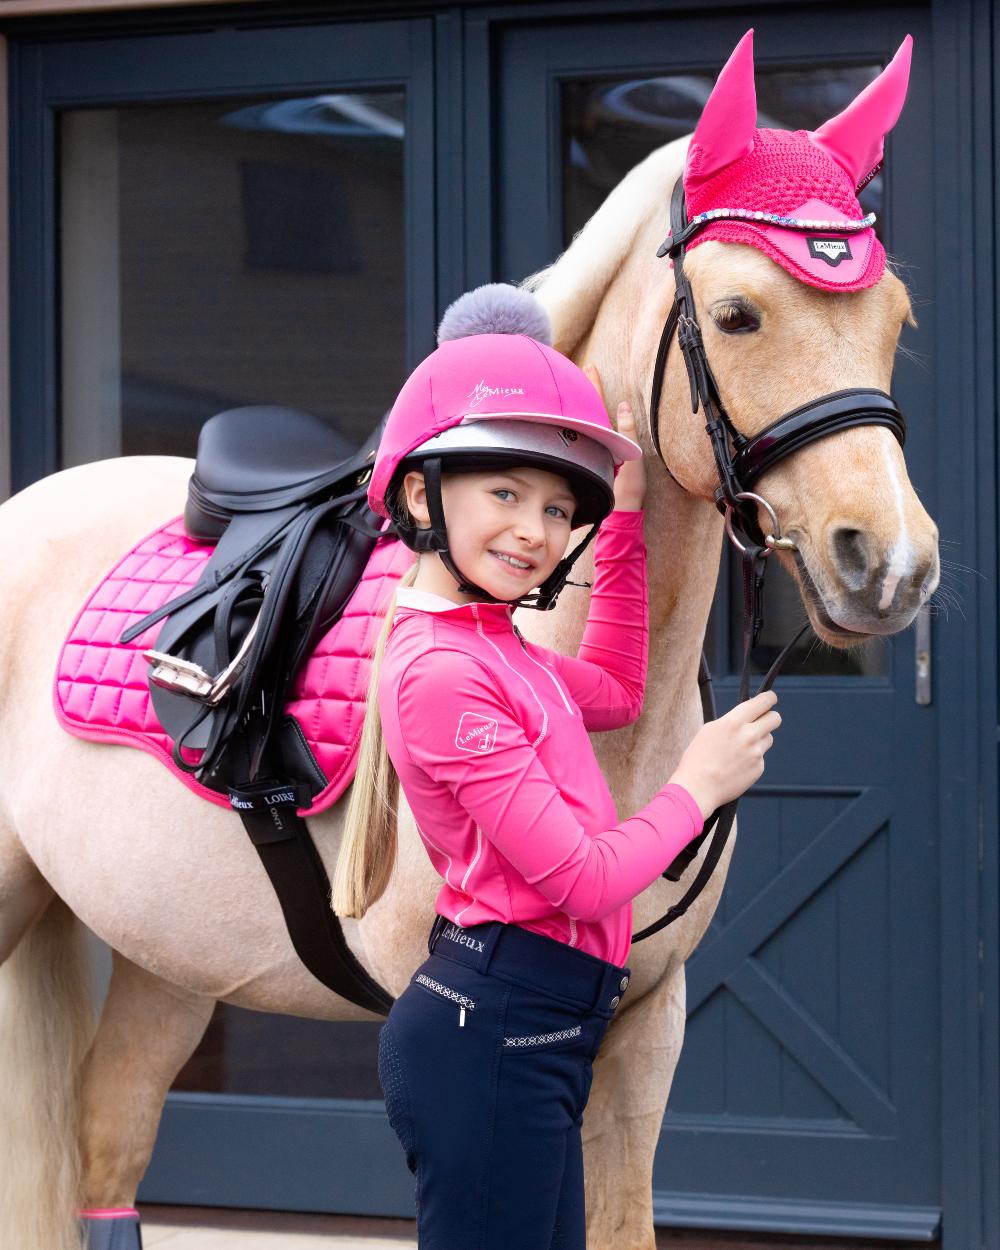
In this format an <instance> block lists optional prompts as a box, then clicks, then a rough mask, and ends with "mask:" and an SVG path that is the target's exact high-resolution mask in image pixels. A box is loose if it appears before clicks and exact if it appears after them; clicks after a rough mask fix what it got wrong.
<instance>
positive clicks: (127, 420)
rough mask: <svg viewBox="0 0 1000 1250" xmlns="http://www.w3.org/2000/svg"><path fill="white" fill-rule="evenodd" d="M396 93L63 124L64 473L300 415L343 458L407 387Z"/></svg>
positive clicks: (148, 109) (113, 114)
mask: <svg viewBox="0 0 1000 1250" xmlns="http://www.w3.org/2000/svg"><path fill="white" fill-rule="evenodd" d="M403 105H404V99H403V94H402V92H400V91H381V92H370V93H357V94H346V93H340V94H331V95H322V96H311V97H308V98H304V99H302V98H297V99H285V100H268V101H259V100H256V101H238V102H198V103H193V104H187V103H186V104H169V105H161V104H157V105H140V106H135V107H129V108H114V109H96V110H74V111H68V112H65V113H63V114H62V115H61V117H60V174H61V179H60V188H61V203H60V209H61V217H60V225H61V240H60V241H61V256H60V263H61V275H60V276H61V292H62V361H61V364H62V376H61V382H62V406H61V413H62V424H61V437H62V463H63V465H64V466H69V465H73V464H79V463H82V462H84V461H88V460H94V459H99V458H101V457H104V456H115V455H120V454H130V455H131V454H146V453H154V454H171V455H184V456H190V455H193V454H194V450H195V446H196V442H197V435H198V430H199V429H200V427H201V425H202V423H203V422H204V421H205V419H206V418H207V417H210V416H211V415H212V414H213V413H215V412H219V411H221V410H223V409H225V408H230V407H234V406H237V405H240V404H279V405H285V406H289V407H293V408H300V409H305V410H306V411H309V412H312V413H315V414H316V415H317V416H320V417H322V418H323V419H324V420H326V421H328V422H329V423H330V425H331V446H342V447H343V449H344V454H345V455H346V454H347V453H348V452H349V451H350V450H351V449H353V448H354V447H356V446H357V445H358V444H359V443H360V442H362V441H363V439H364V438H365V437H366V436H367V434H368V433H369V432H370V431H371V429H372V427H373V426H374V425H375V423H376V422H377V420H378V419H379V418H380V417H381V415H382V413H383V412H384V410H385V408H386V407H387V406H388V404H389V403H390V402H391V400H392V397H393V395H394V394H395V392H396V390H397V389H398V387H399V385H400V384H401V382H402V380H403V377H404V376H405V360H404V351H405V323H404V298H405V288H406V284H405V275H404V270H403V142H402V140H403Z"/></svg>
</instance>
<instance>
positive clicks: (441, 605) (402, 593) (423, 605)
mask: <svg viewBox="0 0 1000 1250" xmlns="http://www.w3.org/2000/svg"><path fill="white" fill-rule="evenodd" d="M396 605H397V606H398V607H400V608H418V609H419V610H420V611H422V612H453V611H455V610H456V609H458V608H468V607H471V606H472V604H471V603H452V601H451V600H450V599H446V598H445V597H444V595H436V594H434V593H433V591H430V590H415V589H414V588H413V587H412V586H401V587H400V588H399V590H397V591H396ZM476 606H480V607H509V605H506V604H487V603H483V604H477V605H476Z"/></svg>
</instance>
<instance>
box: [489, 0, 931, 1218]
mask: <svg viewBox="0 0 1000 1250" xmlns="http://www.w3.org/2000/svg"><path fill="white" fill-rule="evenodd" d="M830 16H831V15H830V14H829V13H828V12H827V13H824V12H813V13H809V12H808V11H807V12H805V13H803V12H801V11H798V10H797V11H796V13H795V15H794V16H791V15H789V16H788V17H787V18H783V17H781V16H779V15H773V16H770V17H767V18H765V19H763V20H760V21H757V22H756V35H755V44H756V49H757V56H758V77H757V88H758V105H759V108H760V110H761V112H762V114H763V115H764V116H765V117H766V118H767V120H766V121H765V120H762V121H761V123H760V124H768V125H777V126H779V127H784V128H787V129H796V128H799V127H815V126H817V125H818V124H819V123H820V122H821V121H823V120H824V119H825V118H826V117H828V116H832V115H833V114H834V113H836V112H838V111H839V109H840V108H842V107H843V106H844V105H845V104H846V103H847V102H848V101H849V100H850V99H851V98H852V97H853V96H854V95H855V94H856V93H857V91H858V90H860V89H861V88H862V87H863V86H864V84H865V83H866V82H867V81H869V80H870V79H871V77H873V76H874V74H875V73H876V72H877V71H878V69H879V68H881V66H882V65H883V64H884V63H885V61H886V60H887V58H888V56H889V55H891V53H892V52H893V51H894V50H895V48H896V47H897V46H898V44H899V43H900V41H901V39H902V37H903V35H904V34H905V33H906V32H907V31H911V32H912V33H913V34H914V37H915V40H916V54H915V64H914V73H913V79H912V85H911V89H910V96H909V99H908V102H907V106H906V110H905V112H904V116H903V120H902V121H901V123H900V124H899V126H898V127H897V129H896V130H895V131H894V133H893V134H892V136H891V140H890V142H889V146H888V159H887V163H886V168H885V172H884V175H883V176H882V178H881V179H879V180H878V181H877V183H876V184H872V186H871V187H870V188H869V192H868V195H869V197H871V198H872V202H871V206H872V207H877V211H878V214H879V218H880V219H881V220H882V222H883V229H884V239H885V242H886V245H887V248H888V250H889V251H890V252H891V253H892V254H894V255H896V256H899V257H901V258H902V259H903V260H904V261H905V262H906V269H905V274H906V276H907V277H908V279H909V281H910V284H911V286H912V287H913V294H914V297H915V300H916V301H917V303H918V305H919V309H918V315H919V318H920V328H919V330H918V331H916V332H909V335H908V337H907V339H906V344H907V346H908V347H910V348H911V349H914V350H915V351H917V352H921V351H922V352H925V353H926V352H928V351H929V350H930V344H932V343H933V341H934V336H935V322H934V311H933V302H932V301H933V298H934V291H933V289H932V275H933V253H932V244H933V237H932V234H931V232H929V231H927V230H926V228H925V222H924V220H923V219H922V216H921V215H920V214H919V213H917V212H915V211H914V209H913V206H914V205H919V204H925V203H928V202H929V201H930V199H931V185H930V180H931V177H932V168H931V163H930V162H929V161H928V160H927V156H926V152H925V151H924V141H925V136H926V133H927V130H928V127H929V102H930V92H929V89H928V80H929V76H930V75H929V56H930V49H929V46H928V30H927V25H926V22H925V20H924V16H923V14H922V13H921V12H920V11H909V12H906V13H903V12H900V11H899V10H894V11H892V12H891V13H882V12H879V11H878V10H877V9H876V10H874V11H873V12H871V13H869V14H868V15H866V18H865V21H864V22H863V23H854V24H837V23H831V21H830ZM747 25H749V22H748V21H747V20H744V19H740V18H731V17H713V16H704V17H699V18H697V19H690V18H684V19H681V18H676V19H675V18H672V17H669V16H661V17H657V18H648V19H641V20H635V21H630V22H625V21H622V22H618V23H608V24H602V25H600V26H599V27H596V26H591V25H584V24H582V23H580V24H571V23H558V24H557V23H552V24H538V23H535V24H532V25H531V26H527V25H525V26H524V27H516V26H512V27H509V28H507V29H506V30H505V31H504V32H502V34H501V35H500V37H499V40H498V49H499V50H498V65H499V67H500V69H499V81H498V93H497V94H498V100H497V107H498V110H499V114H500V116H501V118H502V124H501V126H500V142H499V152H498V156H499V177H498V180H497V184H496V195H497V197H498V199H499V209H498V221H497V234H498V237H499V240H500V247H499V252H498V255H497V257H496V264H495V270H494V272H495V276H496V277H498V278H501V279H505V280H517V279H519V278H521V277H523V276H525V275H526V274H528V273H531V272H533V271H535V270H537V269H539V268H541V267H542V266H543V265H545V264H547V263H549V262H550V261H551V260H553V259H554V258H555V257H556V256H557V255H558V254H559V252H560V251H562V249H563V248H564V247H565V246H566V245H567V244H568V242H569V240H570V238H571V237H572V235H573V233H574V232H575V231H576V230H577V229H579V227H580V226H581V225H582V224H583V222H584V221H585V220H586V219H587V217H588V216H589V215H590V213H591V212H592V211H593V210H594V209H595V208H596V207H597V205H598V204H599V203H600V202H601V200H602V199H603V198H604V195H605V194H606V193H607V192H608V191H609V190H610V189H611V187H612V186H613V185H614V184H615V183H616V182H617V181H618V180H619V179H620V177H621V176H622V175H623V174H624V173H625V172H626V171H627V169H628V168H630V167H631V165H633V164H635V163H636V162H637V161H638V160H640V159H641V158H642V157H643V156H644V155H646V153H648V152H649V151H651V150H653V149H654V148H655V147H658V146H659V145H660V144H662V143H665V142H667V141H669V140H670V139H673V138H675V137H677V136H679V135H682V134H685V133H688V132H690V131H691V130H692V129H693V128H694V125H695V123H696V121H697V118H698V115H699V112H700V108H701V105H702V104H703V102H704V100H705V98H706V96H707V94H708V91H709V90H710V88H711V85H712V82H713V81H714V76H715V74H716V73H717V72H718V69H719V68H720V67H721V65H722V63H723V62H724V60H725V59H726V57H727V56H728V54H729V52H730V51H731V49H732V48H733V47H734V46H735V44H736V42H737V40H738V39H739V37H740V36H741V35H742V34H743V32H744V30H745V29H746V27H747ZM663 222H664V233H666V229H667V223H668V206H667V203H666V201H665V202H664V205H663ZM662 263H663V262H657V261H656V260H655V259H654V258H653V257H650V264H653V265H655V264H662ZM895 393H896V395H897V398H898V400H899V401H900V403H901V405H902V407H903V408H904V410H905V411H906V412H907V414H908V418H909V421H910V431H911V433H910V438H909V441H908V444H907V463H908V466H909V470H910V475H911V477H912V479H913V481H914V483H915V485H916V487H917V490H918V492H919V494H920V496H921V498H922V500H923V501H924V503H925V506H926V507H927V508H928V509H929V511H930V512H931V513H932V514H934V512H935V464H936V460H935V457H936V456H937V454H938V448H937V446H936V444H935V437H934V423H933V421H932V417H933V413H934V398H933V394H932V392H931V389H930V388H929V387H928V386H927V379H926V375H925V374H924V373H923V372H922V371H921V369H920V368H918V367H916V366H915V365H914V363H913V362H911V361H910V360H909V359H905V358H903V359H901V360H900V361H899V364H898V367H897V372H896V379H895ZM734 571H735V570H734V567H733V566H732V565H731V564H730V565H728V566H727V567H724V568H723V570H722V574H721V577H720V587H719V596H718V601H717V605H716V609H715V612H714V614H713V619H712V621H711V622H710V628H709V638H708V650H709V652H710V658H711V660H712V667H713V671H714V672H715V673H716V674H717V688H718V691H719V693H720V694H721V699H720V703H721V705H722V707H726V706H729V705H731V703H732V702H733V701H734V700H735V697H736V692H737V685H738V680H737V677H736V673H737V671H738V654H739V627H740V626H739V607H740V604H739V596H738V594H733V593H731V589H732V578H733V574H734ZM769 580H770V582H771V585H770V586H769V590H768V619H769V627H768V631H767V633H766V634H765V635H764V637H763V638H762V642H761V647H760V649H759V652H758V655H757V659H758V662H759V663H760V664H763V663H764V662H765V661H766V660H767V659H768V658H769V657H770V658H773V654H774V652H775V651H776V650H777V649H778V647H780V645H781V644H782V642H784V641H787V639H788V638H789V637H790V636H791V635H792V634H793V633H795V632H796V630H797V629H798V626H799V624H800V623H801V620H802V619H803V613H802V611H801V608H800V607H799V606H798V604H797V602H796V599H797V596H796V593H795V591H794V588H793V587H792V585H791V583H790V581H789V580H788V579H786V578H782V576H781V575H780V574H777V575H776V574H775V572H772V573H771V575H770V578H769ZM920 645H921V646H922V645H923V644H920ZM916 646H917V643H916V641H915V634H914V632H913V631H912V630H911V631H908V632H907V633H906V634H904V635H902V636H900V637H897V638H895V639H892V640H888V641H885V642H873V643H872V644H871V645H870V646H869V647H868V648H867V649H866V651H865V653H864V654H863V655H860V656H859V655H858V653H856V652H855V653H853V654H851V655H850V656H846V655H844V654H837V653H833V652H831V651H830V650H829V649H826V648H823V647H819V648H814V649H813V650H811V651H808V650H807V648H803V649H802V651H801V653H800V655H799V656H797V657H796V661H797V662H796V663H794V664H793V665H792V666H791V667H790V668H789V669H787V670H786V671H787V672H788V674H789V675H788V676H784V677H782V678H781V679H780V680H779V683H778V689H779V692H780V695H781V707H782V713H783V716H784V723H785V726H786V728H785V729H784V732H783V735H779V742H778V744H777V746H776V747H775V749H774V750H773V752H772V753H771V755H770V756H769V757H768V769H767V774H766V777H765V779H764V783H763V784H761V785H760V786H758V787H757V788H756V789H755V791H754V792H753V794H752V795H751V796H750V797H749V798H748V799H747V800H746V801H745V803H744V804H743V806H742V807H741V815H740V821H739V826H740V828H739V840H738V845H737V849H736V853H735V860H734V864H733V867H732V870H731V872H730V876H729V881H728V884H727V887H726V892H725V897H724V900H723V903H722V906H721V907H720V909H719V911H718V913H717V915H716V918H715V920H714V922H713V924H712V926H711V929H710V930H709V932H708V934H707V935H706V937H705V938H704V940H703V942H702V944H701V947H700V949H699V950H698V951H697V953H696V955H695V956H694V958H693V959H692V960H691V961H690V963H689V965H688V1003H689V1023H688V1035H687V1042H686V1046H685V1049H684V1053H683V1056H682V1059H681V1063H680V1067H679V1070H678V1073H677V1078H676V1081H675V1085H674V1089H673V1092H672V1096H671V1100H670V1109H669V1111H668V1114H667V1116H666V1119H665V1122H664V1127H663V1133H662V1139H661V1148H660V1150H659V1153H658V1157H657V1162H656V1167H655V1173H654V1185H655V1191H656V1210H657V1214H658V1218H659V1219H661V1220H662V1221H663V1222H666V1223H676V1224H682V1225H698V1224H702V1225H706V1226H714V1227H719V1226H725V1225H726V1224H730V1225H732V1226H734V1227H754V1226H757V1227H766V1228H772V1229H780V1228H787V1229H800V1230H804V1229H807V1228H812V1229H814V1230H816V1231H827V1232H833V1231H837V1232H840V1233H851V1232H853V1233H855V1234H873V1235H878V1234H881V1235H889V1236H914V1237H917V1236H927V1235H929V1234H931V1233H932V1231H933V1230H935V1229H936V1227H937V1225H938V1220H939V1208H940V1201H941V1194H940V1165H941V1160H940V1148H939V1131H940V1128H939V1115H940V1108H939V1098H940V1088H941V1086H940V1076H939V1072H940V1068H939V1065H940V1050H939V1023H938V1003H939V973H938V952H939V938H938V928H937V917H938V907H939V879H938V874H937V870H936V865H937V857H938V830H937V821H936V812H937V807H938V796H937V787H936V777H935V768H934V761H935V742H936V735H937V733H938V732H939V727H938V720H939V715H940V706H939V704H935V703H931V704H930V705H918V703H917V701H916V697H915V676H914V674H915V648H916Z"/></svg>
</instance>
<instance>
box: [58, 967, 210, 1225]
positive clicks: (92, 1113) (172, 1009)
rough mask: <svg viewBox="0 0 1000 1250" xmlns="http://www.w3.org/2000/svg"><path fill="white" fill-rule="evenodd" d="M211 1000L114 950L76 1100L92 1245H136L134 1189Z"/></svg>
mask: <svg viewBox="0 0 1000 1250" xmlns="http://www.w3.org/2000/svg"><path fill="white" fill-rule="evenodd" d="M214 1005H215V1003H214V1000H213V999H211V998H206V997H204V996H202V995H198V994H193V993H191V992H190V991H188V990H181V989H178V988H177V987H176V986H173V985H169V984H168V983H167V982H166V981H163V980H161V979H160V978H159V977H156V976H154V975H153V974H152V973H150V972H146V971H145V970H144V969H142V968H140V967H138V966H137V965H136V964H134V963H132V962H131V961H130V960H128V959H125V958H124V957H123V956H121V955H119V954H118V953H117V952H115V953H114V966H113V970H112V973H111V984H110V986H109V988H108V996H107V999H106V1001H105V1004H104V1010H103V1011H102V1012H101V1020H100V1024H99V1026H98V1029H97V1035H96V1036H95V1038H94V1044H93V1046H92V1047H91V1049H90V1053H89V1054H88V1055H87V1059H86V1063H85V1065H84V1072H83V1084H82V1090H81V1099H80V1101H81V1110H80V1125H81V1127H80V1155H81V1163H82V1184H81V1196H82V1211H81V1215H82V1222H83V1225H84V1227H85V1228H86V1229H87V1231H88V1232H89V1236H90V1241H89V1247H90V1250H138V1248H139V1245H140V1241H139V1231H138V1228H139V1220H138V1216H137V1215H136V1214H135V1211H134V1204H135V1194H136V1190H137V1189H138V1188H139V1182H140V1181H141V1180H142V1177H143V1173H144V1172H145V1171H146V1167H147V1165H148V1163H149V1158H150V1155H151V1154H152V1153H153V1144H154V1142H155V1140H156V1130H157V1127H158V1126H159V1122H160V1114H161V1112H162V1110H163V1103H164V1099H165V1098H166V1096H167V1091H168V1089H169V1088H170V1085H171V1082H172V1081H173V1079H174V1077H175V1076H176V1075H177V1073H178V1072H179V1071H180V1069H181V1068H182V1067H183V1065H184V1064H185V1063H186V1062H187V1060H188V1059H189V1058H190V1056H191V1054H192V1052H193V1051H194V1049H195V1047H196V1046H197V1045H198V1043H199V1041H201V1038H202V1035H203V1034H204V1032H205V1028H206V1026H207V1025H208V1021H209V1019H210V1017H211V1015H212V1008H213V1007H214Z"/></svg>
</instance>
